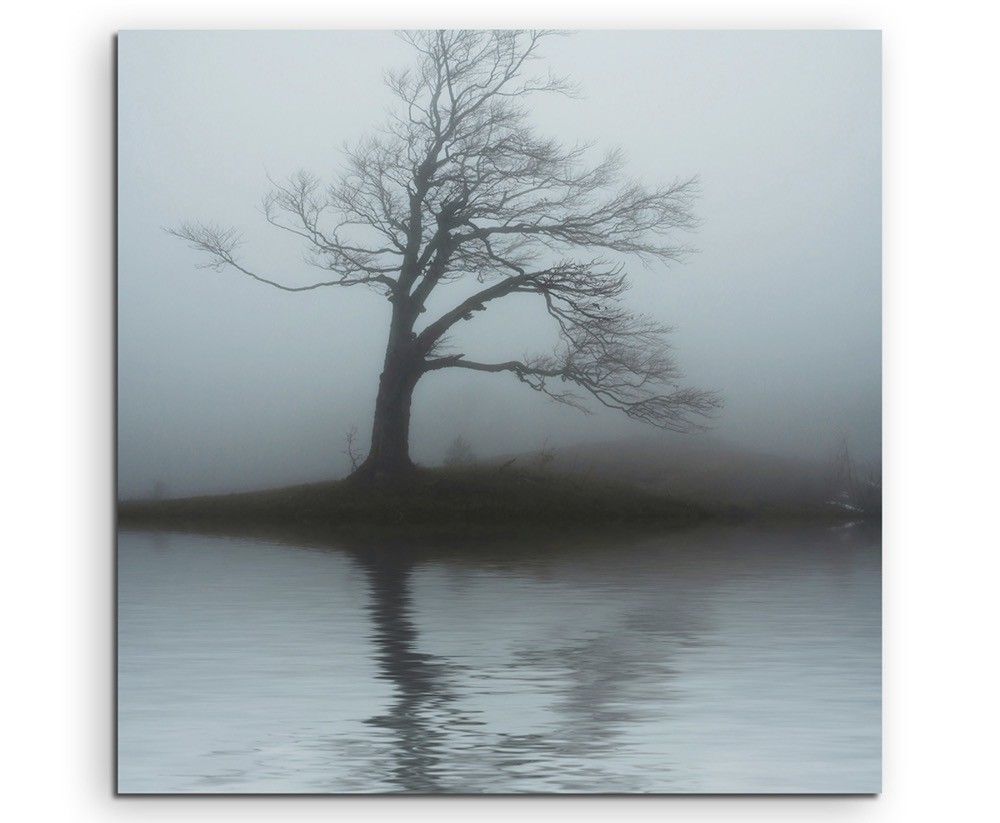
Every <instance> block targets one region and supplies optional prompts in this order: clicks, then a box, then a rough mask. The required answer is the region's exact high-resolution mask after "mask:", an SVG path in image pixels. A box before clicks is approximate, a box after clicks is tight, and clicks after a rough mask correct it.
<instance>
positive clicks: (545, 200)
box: [116, 30, 881, 795]
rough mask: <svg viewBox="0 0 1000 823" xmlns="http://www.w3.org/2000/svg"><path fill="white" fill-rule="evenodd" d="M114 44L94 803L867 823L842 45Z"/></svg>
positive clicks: (874, 257) (855, 343)
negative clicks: (111, 774)
mask: <svg viewBox="0 0 1000 823" xmlns="http://www.w3.org/2000/svg"><path fill="white" fill-rule="evenodd" d="M117 49H118V56H117V61H118V65H117V71H118V104H117V116H118V142H117V151H118V177H117V186H118V223H117V243H118V267H117V324H118V326H117V375H118V391H117V482H118V507H117V512H118V535H117V552H116V586H117V604H116V620H117V625H116V638H117V647H116V652H117V689H116V700H117V746H116V758H117V763H116V770H117V774H116V779H117V788H118V791H119V792H120V793H123V794H268V793H276V794H332V795H342V794H386V793H403V794H407V793H409V794H622V793H624V794H632V793H635V794H685V793H694V794H717V793H735V794H752V793H807V794H808V793H844V794H870V793H877V792H879V791H880V781H881V532H880V521H881V461H880V454H881V366H880V362H881V358H880V349H881V327H880V315H881V260H880V257H881V132H880V128H881V127H880V123H881V40H880V35H879V33H878V32H870V31H752V32H751V31H745V32H740V31H719V32H711V31H697V32H693V31H692V32H685V31H586V32H564V31H558V32H557V31H528V30H516V31H493V30H419V31H407V32H392V31H350V32H347V31H298V32H286V31H282V32H278V31H273V32H268V31H254V32H227V31H134V32H123V33H121V34H120V35H119V36H118V41H117Z"/></svg>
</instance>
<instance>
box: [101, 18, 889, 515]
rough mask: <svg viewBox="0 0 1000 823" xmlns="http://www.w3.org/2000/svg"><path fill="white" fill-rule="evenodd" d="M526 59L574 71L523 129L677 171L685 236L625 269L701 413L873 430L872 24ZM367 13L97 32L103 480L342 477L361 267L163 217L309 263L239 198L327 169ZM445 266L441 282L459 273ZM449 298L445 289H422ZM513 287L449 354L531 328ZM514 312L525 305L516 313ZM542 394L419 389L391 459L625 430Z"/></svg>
mask: <svg viewBox="0 0 1000 823" xmlns="http://www.w3.org/2000/svg"><path fill="white" fill-rule="evenodd" d="M543 56H544V57H545V58H546V60H547V62H548V64H549V65H550V66H551V67H552V69H553V70H554V71H556V72H557V73H560V74H567V75H569V76H571V77H572V78H573V79H574V80H575V81H576V82H578V84H579V85H580V87H581V91H582V97H581V99H577V100H566V99H562V98H537V99H535V100H534V103H533V110H534V112H535V117H534V122H535V124H536V125H537V127H538V130H539V131H541V132H543V133H548V134H552V135H554V136H557V137H560V138H562V139H564V140H566V141H569V142H573V141H588V142H589V141H593V142H594V143H596V144H597V146H598V147H601V148H603V147H613V146H620V147H621V148H622V149H623V150H624V152H625V154H626V157H627V160H628V166H627V168H628V172H629V174H630V175H633V176H636V177H639V178H641V179H644V180H649V181H667V180H669V179H672V178H673V177H675V176H688V175H691V174H698V175H699V176H700V177H701V181H702V190H703V196H702V198H701V199H700V201H699V203H698V205H697V213H698V215H699V216H700V218H701V219H702V221H703V225H702V227H701V228H700V230H699V231H698V232H697V234H696V235H694V236H692V237H690V238H688V239H689V240H690V241H691V242H692V243H693V244H694V245H696V246H697V247H698V248H699V249H700V252H699V253H698V254H697V255H695V256H693V257H692V258H690V260H689V261H688V262H687V263H685V264H684V265H679V266H673V267H670V268H667V267H665V266H662V265H659V264H657V265H654V266H652V267H651V268H649V269H644V268H643V267H642V266H641V265H639V264H636V266H635V267H634V272H635V277H634V286H633V289H632V292H631V294H630V298H629V299H630V301H632V302H634V304H635V305H636V306H640V307H641V308H642V309H643V311H645V312H646V313H648V314H651V315H654V316H655V317H657V318H659V319H662V320H664V321H665V322H668V323H670V324H672V325H674V326H675V328H676V331H675V333H674V335H673V343H674V345H675V348H676V352H677V356H678V359H679V361H680V363H681V365H682V366H683V368H684V370H685V372H686V373H687V375H688V376H689V382H690V383H692V384H695V385H699V386H702V387H705V388H713V389H717V390H718V391H720V392H721V393H722V394H723V395H724V397H725V400H726V407H725V409H724V410H723V412H722V413H721V415H720V416H719V418H718V420H717V422H716V431H717V433H718V434H719V435H720V436H723V437H726V438H728V439H731V440H733V441H736V442H738V443H741V444H744V445H747V446H750V447H753V448H755V449H760V450H765V451H774V452H778V453H784V454H803V455H806V456H810V457H811V456H822V455H824V454H827V453H829V452H830V451H831V449H832V448H833V445H834V443H835V441H836V440H837V439H838V437H840V436H841V435H844V434H846V435H848V436H849V437H850V439H851V442H852V444H853V445H854V448H855V449H856V450H857V451H858V452H859V453H860V454H862V455H863V456H870V455H874V454H877V452H878V449H879V445H880V418H881V410H880V383H881V373H880V359H881V355H880V334H881V329H880V317H881V299H880V290H881V260H880V258H881V239H880V233H881V185H880V180H881V154H880V152H881V100H880V87H881V68H880V38H879V34H878V33H877V32H583V33H579V34H576V35H574V36H572V37H567V38H561V39H558V40H554V41H551V42H549V44H548V45H547V47H546V48H545V49H544V52H543ZM411 60H412V58H411V56H410V53H409V51H408V48H407V47H406V45H405V44H403V43H401V42H400V41H398V40H397V39H396V38H395V37H394V36H393V35H392V34H391V33H386V32H309V33H306V32H270V33H268V32H239V33H237V32H224V33H215V32H127V33H124V34H122V35H120V38H119V66H118V71H119V87H120V96H119V122H120V132H119V146H118V148H119V210H120V211H119V225H118V229H119V271H118V275H119V339H118V344H119V446H120V466H119V469H120V484H121V490H122V493H123V494H124V495H126V496H130V495H133V494H142V493H145V492H147V491H148V490H149V489H150V488H151V487H152V486H153V484H154V483H156V482H157V481H162V482H164V483H166V484H167V486H168V487H169V488H170V489H171V490H173V491H200V490H215V489H225V488H246V487H250V486H256V485H263V484H268V483H279V482H287V481H294V480H306V479H314V478H319V477H325V476H331V475H335V474H340V473H343V471H344V470H345V469H346V459H345V458H344V457H343V455H342V454H341V449H342V447H343V443H342V440H343V435H344V433H345V432H346V431H347V429H348V428H350V427H351V426H352V425H356V426H357V427H358V429H359V433H360V434H361V436H362V439H366V438H367V433H368V432H367V430H368V427H369V425H370V416H371V410H372V406H373V403H374V396H375V390H376V384H377V379H378V371H379V367H380V363H381V358H382V354H383V347H384V343H385V330H386V325H387V313H386V303H385V301H384V299H383V298H380V297H378V296H376V295H375V294H373V293H371V292H368V291H364V290H362V289H328V290H323V291H320V292H308V293H304V294H288V293H284V292H278V291H275V290H273V289H270V288H268V287H266V286H262V285H259V284H256V283H253V282H251V281H249V280H247V279H246V278H243V277H241V276H240V275H237V274H235V273H232V272H225V273H221V274H220V273H216V272H214V271H212V270H206V269H199V268H197V266H198V264H199V263H201V262H203V261H202V260H201V259H200V258H199V257H198V255H197V254H196V253H195V252H193V251H190V250H189V249H187V248H186V247H185V245H184V244H183V243H182V242H180V241H178V240H177V239H175V238H172V237H170V236H168V235H167V234H166V233H165V232H163V231H162V227H164V226H170V225H176V224H177V223H178V222H180V221H182V220H185V219H196V220H198V219H200V220H215V221H218V222H221V223H227V224H233V225H236V226H239V227H240V228H242V229H243V230H244V232H245V234H246V237H247V243H246V245H245V246H244V247H243V249H242V255H243V258H244V259H245V260H246V261H247V263H252V264H253V265H254V266H255V267H257V268H259V269H261V270H263V271H266V272H267V273H268V274H269V275H270V276H273V277H274V278H275V279H281V280H283V281H286V282H289V283H293V282H306V281H308V280H310V279H312V278H313V277H314V275H315V274H316V271H315V270H310V268H309V267H308V266H306V265H305V264H304V263H302V262H301V251H300V247H299V246H297V245H296V244H295V243H294V242H293V241H292V240H291V239H290V238H289V237H286V236H281V234H282V233H280V232H277V230H275V229H273V228H271V227H270V226H268V225H267V224H266V223H265V222H264V221H263V218H262V217H261V215H260V212H259V202H260V197H261V195H262V194H263V193H264V191H265V190H266V188H267V180H266V175H267V174H268V173H270V174H271V175H273V176H275V177H282V176H285V175H287V174H289V173H291V172H294V171H296V170H297V169H299V168H306V169H309V170H311V171H314V172H316V173H317V174H320V175H321V176H323V177H325V178H330V177H332V175H333V173H334V172H336V171H337V170H338V169H339V167H340V163H341V158H340V149H341V147H342V146H343V144H344V143H345V142H352V141H354V140H357V139H358V138H360V137H362V136H363V135H364V134H365V133H366V132H368V131H369V130H370V129H371V127H373V126H375V125H377V124H378V123H380V122H381V120H382V119H383V117H384V113H385V110H386V108H387V106H389V105H390V104H391V97H390V95H389V93H388V92H387V91H386V90H385V89H384V88H383V86H382V84H381V78H382V73H383V71H384V70H385V69H386V68H390V67H399V66H405V65H407V64H409V63H410V62H411ZM459 289H460V287H456V290H455V291H454V292H453V293H454V294H458V293H459ZM445 299H447V295H446V296H445ZM536 308H537V307H534V306H533V305H531V304H530V303H519V302H514V303H511V304H508V305H500V304H497V305H496V306H495V307H491V308H490V310H489V311H488V312H485V313H484V314H482V315H481V316H479V317H477V318H476V320H475V321H474V322H473V323H469V324H465V327H464V328H463V329H462V331H461V333H460V335H458V336H457V338H456V343H458V344H459V345H458V349H459V350H460V351H467V352H469V353H470V356H471V355H472V354H475V356H476V357H477V359H485V358H487V357H490V356H501V357H510V356H519V355H521V354H523V353H525V352H526V351H527V352H529V353H530V352H531V351H534V350H537V349H545V348H547V347H549V346H550V344H551V342H552V339H553V338H552V334H551V329H550V328H549V327H548V325H547V324H546V322H545V317H544V315H543V314H542V313H539V312H537V311H536V310H535V309H536ZM536 321H537V322H536ZM643 431H644V430H643V429H642V427H640V426H639V425H638V424H635V423H632V422H630V421H628V420H626V419H624V418H619V417H617V416H615V415H614V414H613V413H610V412H609V413H606V414H595V415H593V416H586V415H583V414H580V413H579V412H576V411H574V410H572V409H569V408H566V407H562V406H557V405H553V404H552V403H550V402H548V401H547V400H546V399H545V398H544V397H542V396H540V395H537V394H535V393H533V392H531V391H530V390H528V389H527V388H525V387H523V386H521V385H519V384H518V383H517V382H516V381H515V380H514V379H513V378H511V377H509V376H506V375H480V374H473V373H469V372H465V371H462V372H461V373H456V374H450V373H449V374H435V375H431V376H429V377H428V378H426V379H425V380H424V381H422V382H421V384H420V385H419V386H418V388H417V394H416V398H415V407H414V420H413V455H414V458H415V459H416V460H418V461H421V460H423V461H428V462H433V461H436V460H437V459H438V458H439V456H440V455H441V453H442V451H443V450H444V448H445V445H446V444H447V442H449V441H450V440H451V439H452V438H454V436H455V435H456V434H463V435H464V436H465V437H466V438H467V439H468V440H469V441H471V442H472V443H473V444H474V446H475V448H476V450H477V451H478V452H479V453H481V454H488V453H498V452H507V451H517V450H522V449H531V448H537V446H538V445H539V444H540V443H541V442H542V440H543V439H545V438H548V440H549V442H550V444H553V445H556V446H558V445H559V444H565V443H571V442H574V441H579V440H584V439H605V438H612V437H619V436H627V435H629V434H635V433H639V432H643Z"/></svg>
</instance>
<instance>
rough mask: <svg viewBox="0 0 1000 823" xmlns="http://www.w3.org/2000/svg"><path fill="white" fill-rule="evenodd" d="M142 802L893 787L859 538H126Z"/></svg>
mask: <svg viewBox="0 0 1000 823" xmlns="http://www.w3.org/2000/svg"><path fill="white" fill-rule="evenodd" d="M118 562H119V690H118V701H119V711H118V718H119V748H118V758H119V767H118V768H119V773H118V776H119V788H120V790H121V791H123V792H223V793H238V792H240V793H241V792H309V793H315V792H320V793H327V792H334V793H342V792H408V791H409V792H472V793H475V792H503V793H508V792H711V793H714V792H741V793H742V792H863V793H868V792H876V791H878V790H879V788H880V722H881V721H880V690H881V684H880V666H881V662H880V658H881V649H880V552H879V543H878V536H877V534H875V533H871V532H868V531H866V530H861V529H857V528H853V529H852V528H847V529H844V528H841V529H828V528H808V529H780V530H759V529H747V528H742V529H739V528H728V529H718V528H714V529H704V530H693V531H689V532H683V533H672V534H669V535H664V536H662V537H649V536H645V537H641V538H638V537H622V538H620V539H609V538H606V537H603V538H596V537H595V538H590V539H580V538H576V539H562V540H556V539H552V540H547V541H546V540H540V541H537V542H536V543H533V544H531V545H528V544H525V543H524V542H523V541H512V542H510V543H505V542H503V541H499V542H496V543H494V544H491V545H489V546H482V545H478V544H477V545H461V544H453V545H440V546H434V545H420V546H417V545H407V544H406V543H404V542H400V541H395V542H393V543H385V544H375V545H350V544H340V545H337V546H312V547H305V546H290V545H286V544H279V543H270V542H264V541H255V540H249V539H235V538H221V537H209V536H200V535H185V534H162V533H144V532H123V533H122V534H121V535H120V539H119V555H118Z"/></svg>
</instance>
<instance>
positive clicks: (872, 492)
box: [829, 441, 882, 517]
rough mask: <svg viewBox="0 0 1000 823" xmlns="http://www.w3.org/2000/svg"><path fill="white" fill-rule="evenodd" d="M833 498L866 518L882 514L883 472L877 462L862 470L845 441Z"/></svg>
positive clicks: (837, 463)
mask: <svg viewBox="0 0 1000 823" xmlns="http://www.w3.org/2000/svg"><path fill="white" fill-rule="evenodd" d="M832 474H833V479H832V492H833V495H832V498H831V500H830V501H829V502H830V503H831V504H833V505H835V506H839V507H840V508H842V509H847V510H848V511H852V512H857V513H858V514H859V515H862V516H865V517H881V515H882V471H881V467H880V466H877V465H872V466H868V467H866V468H864V469H859V468H858V467H857V465H856V464H855V462H854V459H853V458H852V457H851V453H850V450H849V449H848V447H847V442H846V441H844V444H843V445H842V447H841V449H840V452H839V453H838V455H837V457H836V458H835V460H834V465H833V472H832Z"/></svg>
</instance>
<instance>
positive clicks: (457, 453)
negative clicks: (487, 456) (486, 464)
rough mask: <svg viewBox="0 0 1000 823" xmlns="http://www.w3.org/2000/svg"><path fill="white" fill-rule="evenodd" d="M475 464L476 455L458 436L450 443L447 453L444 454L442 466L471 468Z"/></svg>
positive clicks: (467, 443)
mask: <svg viewBox="0 0 1000 823" xmlns="http://www.w3.org/2000/svg"><path fill="white" fill-rule="evenodd" d="M475 462H476V455H475V453H474V452H473V451H472V446H470V445H469V442H468V441H467V440H466V439H465V438H464V437H462V436H461V435H459V436H458V437H456V438H455V439H454V440H452V441H451V445H450V446H448V451H447V452H445V456H444V464H445V465H446V466H471V465H472V464H473V463H475Z"/></svg>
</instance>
